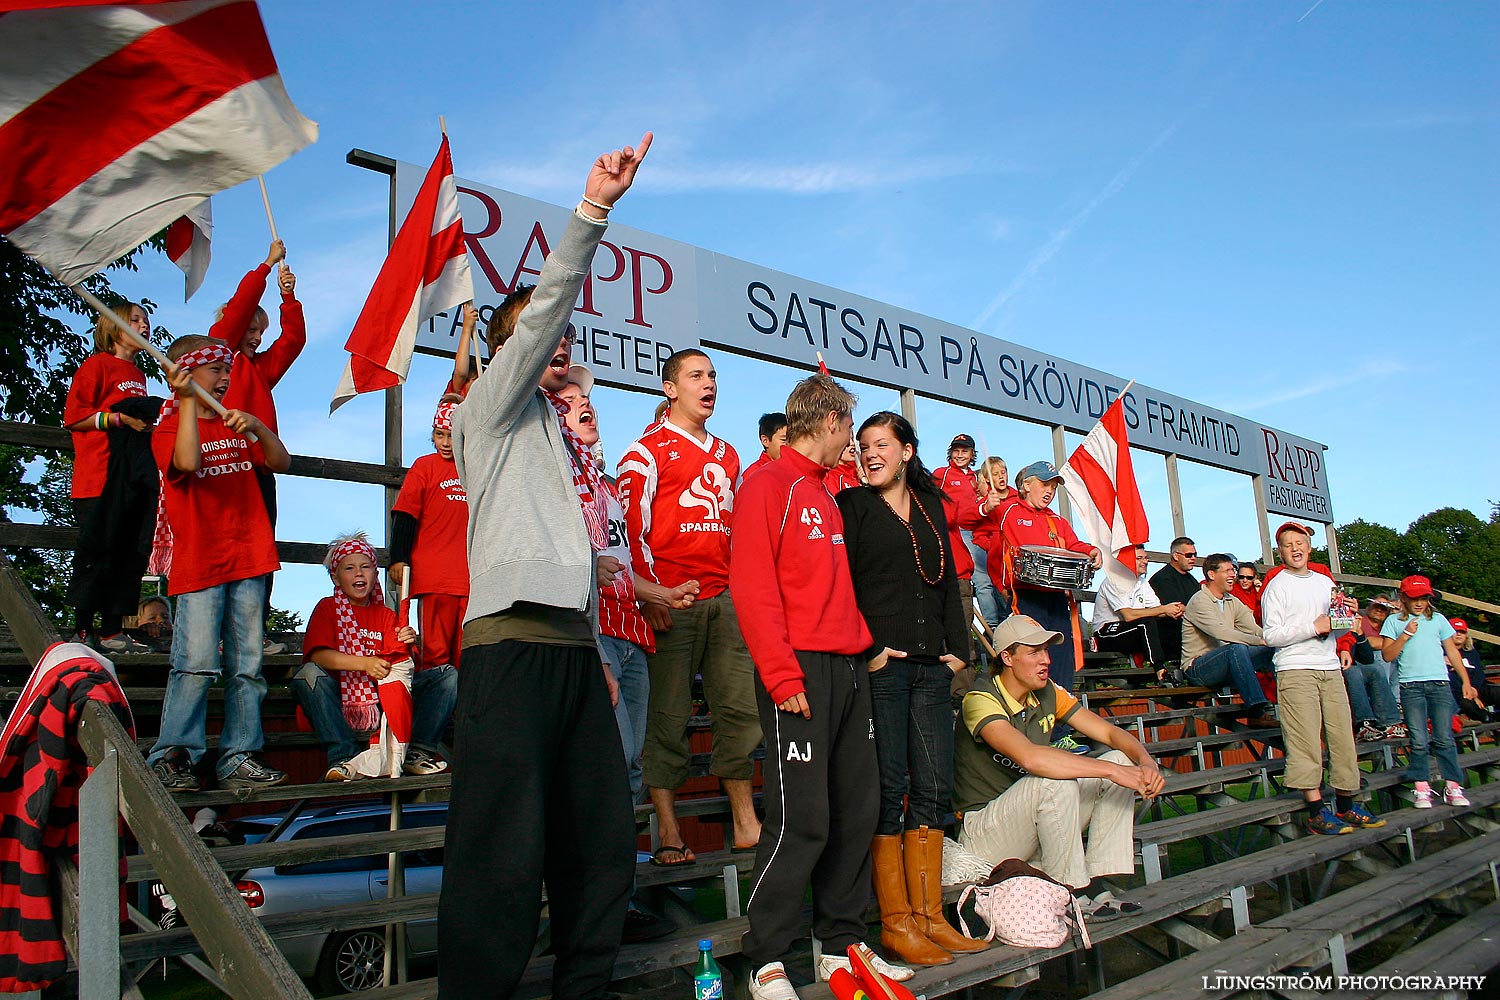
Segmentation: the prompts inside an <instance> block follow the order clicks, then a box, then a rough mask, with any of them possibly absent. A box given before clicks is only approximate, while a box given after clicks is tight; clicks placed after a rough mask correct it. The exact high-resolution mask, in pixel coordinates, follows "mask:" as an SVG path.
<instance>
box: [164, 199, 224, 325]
mask: <svg viewBox="0 0 1500 1000" xmlns="http://www.w3.org/2000/svg"><path fill="white" fill-rule="evenodd" d="M213 234H214V216H213V207H212V203H211V202H210V201H209V199H207V198H204V199H203V201H202V203H201V204H198V205H195V206H194V207H193V208H191V209H189V210H188V213H187V214H186V215H184V216H183V217H182V218H180V219H178V220H177V221H176V222H174V223H172V224H171V225H170V226H168V227H167V257H168V259H170V260H171V261H172V263H174V264H176V265H177V266H178V267H180V268H182V274H183V277H184V278H185V279H186V289H185V291H184V292H183V295H182V301H184V302H186V301H187V300H188V299H190V298H192V297H193V293H194V292H196V291H197V290H198V287H199V286H200V285H202V284H203V276H204V275H206V274H207V273H208V258H209V245H208V244H209V240H210V239H211V238H212V237H213Z"/></svg>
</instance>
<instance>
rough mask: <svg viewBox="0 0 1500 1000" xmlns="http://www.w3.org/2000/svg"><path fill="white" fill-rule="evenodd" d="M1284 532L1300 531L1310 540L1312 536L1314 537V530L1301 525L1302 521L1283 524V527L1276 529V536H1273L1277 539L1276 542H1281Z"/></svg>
mask: <svg viewBox="0 0 1500 1000" xmlns="http://www.w3.org/2000/svg"><path fill="white" fill-rule="evenodd" d="M1283 531H1300V532H1302V533H1303V534H1304V535H1306V536H1307V537H1308V538H1309V539H1311V538H1312V536H1313V533H1312V529H1311V528H1309V527H1308V526H1307V525H1305V524H1303V523H1301V522H1300V521H1288V522H1286V523H1285V524H1283V525H1282V526H1281V527H1279V528H1277V529H1276V534H1274V535H1272V536H1271V537H1272V538H1274V539H1276V541H1278V542H1280V541H1281V533H1282V532H1283Z"/></svg>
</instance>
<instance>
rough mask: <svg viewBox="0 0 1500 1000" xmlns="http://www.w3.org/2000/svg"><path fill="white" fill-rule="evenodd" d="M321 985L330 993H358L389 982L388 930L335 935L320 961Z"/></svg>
mask: <svg viewBox="0 0 1500 1000" xmlns="http://www.w3.org/2000/svg"><path fill="white" fill-rule="evenodd" d="M317 978H318V986H319V988H320V989H321V990H323V991H324V992H328V993H358V992H360V991H362V990H373V989H375V988H376V987H377V986H381V985H383V984H384V982H385V931H383V930H368V929H367V930H359V931H349V932H348V933H346V934H335V935H334V936H333V937H331V938H329V939H328V943H327V944H326V945H324V946H323V957H322V958H321V959H319V960H318V977H317Z"/></svg>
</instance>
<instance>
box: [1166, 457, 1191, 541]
mask: <svg viewBox="0 0 1500 1000" xmlns="http://www.w3.org/2000/svg"><path fill="white" fill-rule="evenodd" d="M1167 496H1168V497H1170V498H1171V500H1172V537H1173V538H1181V537H1182V536H1183V535H1186V534H1187V523H1186V522H1185V521H1184V520H1183V519H1182V482H1181V480H1179V479H1178V478H1177V456H1176V455H1168V456H1167Z"/></svg>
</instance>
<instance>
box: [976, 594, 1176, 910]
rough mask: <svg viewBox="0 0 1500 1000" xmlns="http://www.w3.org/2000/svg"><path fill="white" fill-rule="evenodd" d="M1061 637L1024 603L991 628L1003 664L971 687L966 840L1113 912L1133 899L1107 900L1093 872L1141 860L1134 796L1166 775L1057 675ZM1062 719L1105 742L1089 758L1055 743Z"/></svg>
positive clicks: (1118, 870)
mask: <svg viewBox="0 0 1500 1000" xmlns="http://www.w3.org/2000/svg"><path fill="white" fill-rule="evenodd" d="M1062 641H1063V636H1062V633H1061V632H1053V631H1049V630H1048V629H1045V628H1043V627H1042V626H1041V625H1040V624H1039V623H1038V622H1037V620H1036V619H1035V618H1031V617H1030V616H1028V615H1022V614H1015V615H1011V616H1010V617H1009V618H1007V619H1006V620H1005V621H1003V622H1001V623H1000V627H999V628H998V629H996V630H995V648H996V649H998V650H999V652H1000V662H999V664H998V667H999V670H998V672H997V673H990V674H988V675H986V676H985V677H983V678H981V679H979V680H977V681H976V682H975V684H974V688H973V690H971V691H970V692H969V693H968V694H967V695H965V696H964V702H963V715H962V718H961V719H960V721H959V723H958V726H959V729H958V733H957V738H956V739H955V746H956V753H955V759H954V794H953V805H954V808H956V809H957V810H959V811H960V812H961V813H962V814H963V828H962V830H961V832H960V835H959V840H960V842H961V843H962V844H963V846H964V847H965V848H967V849H969V850H971V851H973V852H974V853H976V854H979V855H981V856H982V857H985V858H987V859H989V861H990V862H991V863H992V864H998V863H999V862H1001V861H1003V860H1005V859H1006V858H1020V859H1022V860H1023V861H1029V862H1030V863H1032V864H1034V865H1036V866H1037V867H1038V868H1040V869H1041V870H1042V871H1044V872H1046V873H1047V874H1048V875H1050V876H1052V877H1053V878H1055V879H1057V880H1058V881H1059V882H1062V883H1064V884H1066V885H1068V886H1070V887H1072V888H1073V890H1074V891H1075V892H1077V893H1080V894H1082V893H1086V892H1087V893H1091V894H1092V895H1093V901H1092V903H1090V904H1089V905H1088V906H1086V907H1085V912H1086V913H1088V914H1090V915H1091V916H1092V918H1093V919H1096V920H1101V919H1109V918H1110V917H1116V916H1119V915H1120V913H1121V912H1122V908H1123V909H1128V908H1129V907H1130V906H1131V905H1133V904H1123V907H1122V905H1121V904H1119V903H1117V902H1109V901H1107V899H1102V898H1101V894H1100V893H1099V892H1098V891H1096V890H1095V889H1092V888H1091V887H1090V882H1091V881H1092V880H1093V879H1094V878H1096V877H1099V876H1104V875H1124V874H1128V873H1130V872H1131V871H1133V870H1134V867H1135V865H1134V849H1133V846H1132V837H1133V834H1134V829H1135V797H1136V796H1137V795H1141V796H1144V797H1146V798H1148V799H1149V798H1154V797H1155V796H1156V795H1158V794H1159V793H1160V792H1161V790H1162V786H1163V784H1164V780H1163V778H1162V775H1161V772H1160V771H1159V770H1158V769H1157V766H1156V761H1154V760H1152V759H1151V755H1150V754H1149V753H1148V752H1147V751H1146V748H1145V747H1144V746H1142V745H1141V743H1140V741H1139V740H1137V739H1136V738H1135V737H1134V736H1132V735H1130V733H1128V732H1126V731H1125V730H1123V729H1120V728H1119V727H1117V726H1114V725H1112V724H1111V723H1109V722H1106V721H1105V720H1104V719H1101V718H1100V717H1099V716H1097V715H1095V714H1094V713H1093V712H1090V711H1089V710H1088V709H1086V708H1084V707H1083V706H1082V705H1081V704H1079V702H1078V701H1077V700H1076V699H1075V698H1074V697H1073V696H1072V695H1071V694H1069V693H1068V692H1067V691H1064V690H1063V689H1062V688H1061V687H1059V686H1057V685H1056V684H1054V683H1052V681H1051V680H1050V679H1049V672H1050V667H1051V663H1052V654H1051V653H1050V651H1049V648H1050V647H1051V646H1054V645H1056V644H1058V643H1060V642H1062ZM1063 724H1067V725H1071V726H1072V727H1073V728H1074V729H1077V730H1078V731H1079V732H1080V733H1082V734H1083V735H1084V736H1086V737H1088V738H1089V739H1091V740H1094V741H1096V742H1098V743H1099V744H1102V745H1103V746H1106V747H1109V748H1110V749H1109V751H1108V752H1107V753H1105V754H1104V755H1103V756H1101V757H1082V756H1079V755H1077V754H1073V753H1069V752H1067V751H1065V750H1058V749H1055V748H1054V747H1053V746H1052V745H1051V744H1052V731H1053V730H1054V729H1055V728H1056V727H1057V726H1059V725H1063ZM1084 831H1087V832H1088V847H1087V848H1085V847H1084V843H1083V833H1084Z"/></svg>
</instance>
